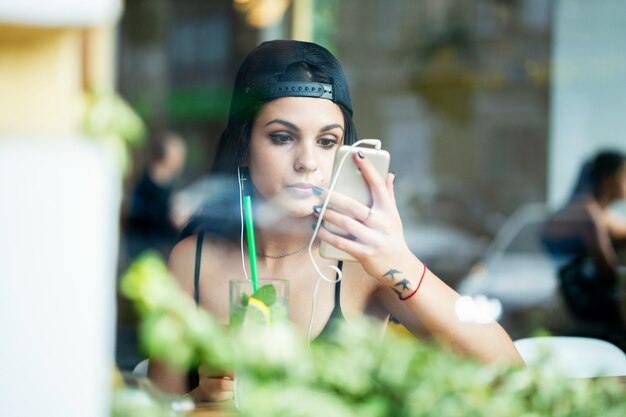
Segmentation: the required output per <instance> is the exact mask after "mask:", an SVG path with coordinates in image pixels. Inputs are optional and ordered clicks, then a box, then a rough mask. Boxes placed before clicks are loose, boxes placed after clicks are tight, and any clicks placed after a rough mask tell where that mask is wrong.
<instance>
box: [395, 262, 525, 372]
mask: <svg viewBox="0 0 626 417" xmlns="http://www.w3.org/2000/svg"><path fill="white" fill-rule="evenodd" d="M407 258H408V259H407V261H406V262H405V264H404V265H399V266H398V268H395V269H396V270H398V271H403V273H402V274H395V275H396V278H402V279H407V280H408V281H409V284H408V285H409V288H408V289H407V290H406V292H405V296H406V295H408V294H411V293H412V292H413V291H414V290H415V289H416V288H417V286H418V285H419V290H418V291H417V292H416V293H415V294H414V295H413V296H411V297H410V298H407V299H405V300H402V299H401V298H404V297H400V296H399V295H398V294H397V293H396V296H393V295H392V297H394V300H393V301H390V302H393V303H394V304H395V306H394V308H393V309H394V310H396V312H394V315H395V316H396V317H397V318H398V319H399V320H400V321H401V322H403V324H405V325H406V326H407V327H409V330H412V329H411V327H415V324H416V320H415V319H417V320H419V323H421V325H422V326H423V327H425V328H426V329H427V330H428V331H429V332H430V333H431V334H432V335H433V336H434V337H435V338H436V339H437V340H438V341H439V342H440V343H442V344H444V345H447V346H450V347H452V348H453V349H454V350H456V351H458V352H462V353H463V354H467V355H470V356H473V357H475V358H477V359H479V360H481V361H484V362H494V361H499V360H503V361H508V362H513V363H521V362H522V359H521V357H520V356H519V353H518V352H517V350H516V349H515V346H514V345H513V343H512V341H511V339H510V337H509V336H508V335H507V334H506V332H505V331H504V330H503V329H502V327H501V326H500V325H499V324H498V323H497V322H495V321H493V322H491V323H488V324H479V323H472V322H468V321H463V317H459V315H458V314H457V311H456V309H455V306H456V305H457V301H458V299H459V297H460V296H459V294H457V293H456V292H455V291H454V290H453V289H451V288H450V287H449V286H448V285H446V284H445V283H444V282H443V281H442V280H441V279H439V278H438V277H437V276H436V275H435V274H433V273H432V272H431V271H430V270H428V269H426V272H425V274H424V277H423V279H422V282H421V284H420V279H421V276H422V273H423V271H424V267H423V264H422V263H421V262H420V261H419V260H418V259H416V258H415V257H413V256H410V257H407ZM383 282H384V283H385V285H386V286H387V287H389V288H391V290H392V291H395V288H394V286H395V284H394V283H393V282H392V280H387V281H383Z"/></svg>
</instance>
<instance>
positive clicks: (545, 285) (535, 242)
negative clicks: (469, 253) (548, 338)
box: [458, 204, 558, 310]
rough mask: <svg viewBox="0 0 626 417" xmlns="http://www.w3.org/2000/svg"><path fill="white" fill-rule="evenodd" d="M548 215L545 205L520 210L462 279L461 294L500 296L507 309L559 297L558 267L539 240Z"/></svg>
mask: <svg viewBox="0 0 626 417" xmlns="http://www.w3.org/2000/svg"><path fill="white" fill-rule="evenodd" d="M546 215H547V211H546V208H545V206H544V205H542V204H528V205H525V206H522V207H521V208H519V209H518V210H516V211H515V212H514V213H513V214H512V215H511V217H510V218H509V219H508V220H507V221H506V223H505V224H504V226H503V227H502V228H501V229H500V230H499V231H498V233H497V234H496V236H495V238H494V240H493V242H492V243H491V244H490V245H489V247H488V249H487V252H486V254H485V257H484V259H483V261H482V262H481V263H480V264H478V265H476V266H475V267H474V268H472V270H471V271H470V273H469V274H468V275H467V276H466V277H465V278H464V279H463V280H462V281H461V283H460V284H459V287H458V291H459V293H461V294H463V295H470V296H474V295H478V294H483V295H485V296H487V297H489V298H496V299H498V300H500V301H501V303H502V305H503V307H504V309H505V310H507V309H510V310H517V309H525V308H529V307H532V306H536V305H541V304H545V303H550V302H553V301H555V300H557V299H558V297H557V294H558V279H557V267H556V264H555V262H554V261H553V260H552V259H550V257H549V255H547V254H546V253H545V252H544V250H543V248H542V246H541V242H540V240H539V237H540V236H539V232H540V230H541V226H542V225H543V221H544V219H545V217H546Z"/></svg>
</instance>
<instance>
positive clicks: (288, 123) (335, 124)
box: [265, 119, 344, 132]
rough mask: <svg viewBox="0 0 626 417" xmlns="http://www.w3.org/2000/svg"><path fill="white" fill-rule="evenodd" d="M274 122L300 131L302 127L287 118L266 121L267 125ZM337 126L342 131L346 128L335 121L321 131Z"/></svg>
mask: <svg viewBox="0 0 626 417" xmlns="http://www.w3.org/2000/svg"><path fill="white" fill-rule="evenodd" d="M272 123H278V124H281V125H283V126H285V127H288V128H289V129H292V130H294V131H296V132H299V131H300V128H299V127H298V126H296V125H294V124H293V123H291V122H288V121H287V120H283V119H273V120H270V121H269V122H267V123H265V126H269V125H271V124H272ZM336 128H339V129H341V130H342V131H343V130H344V128H343V126H341V125H340V124H338V123H333V124H330V125H326V126H324V127H322V128H321V129H320V132H327V131H329V130H332V129H336Z"/></svg>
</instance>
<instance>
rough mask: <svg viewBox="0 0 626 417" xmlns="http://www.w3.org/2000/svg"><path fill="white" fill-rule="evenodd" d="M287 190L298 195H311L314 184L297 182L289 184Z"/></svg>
mask: <svg viewBox="0 0 626 417" xmlns="http://www.w3.org/2000/svg"><path fill="white" fill-rule="evenodd" d="M287 190H288V191H289V192H290V193H291V194H292V195H295V196H297V197H302V198H304V197H310V196H312V195H313V184H309V183H297V184H291V185H288V186H287Z"/></svg>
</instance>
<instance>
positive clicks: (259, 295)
mask: <svg viewBox="0 0 626 417" xmlns="http://www.w3.org/2000/svg"><path fill="white" fill-rule="evenodd" d="M252 296H253V297H254V298H256V299H257V300H259V301H261V302H262V303H263V304H265V305H266V306H268V307H269V306H271V305H272V304H274V303H275V302H276V288H274V286H273V285H272V284H267V285H264V286H262V287H261V288H259V289H258V290H257V291H256V292H255V293H254V294H252Z"/></svg>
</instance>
